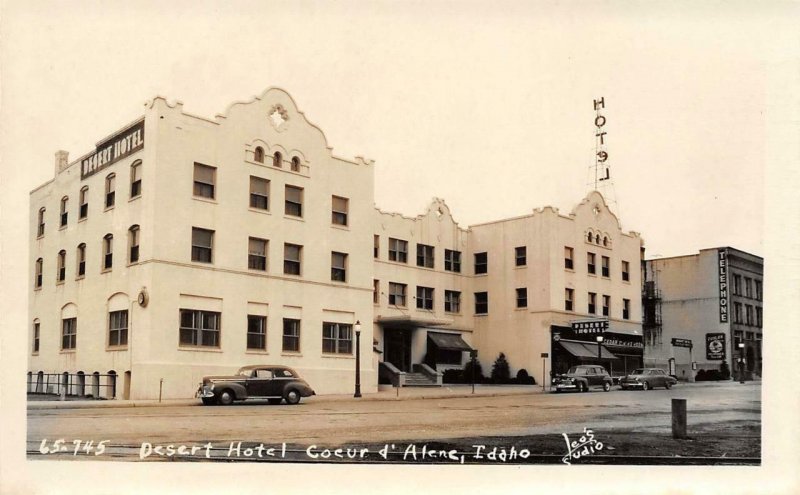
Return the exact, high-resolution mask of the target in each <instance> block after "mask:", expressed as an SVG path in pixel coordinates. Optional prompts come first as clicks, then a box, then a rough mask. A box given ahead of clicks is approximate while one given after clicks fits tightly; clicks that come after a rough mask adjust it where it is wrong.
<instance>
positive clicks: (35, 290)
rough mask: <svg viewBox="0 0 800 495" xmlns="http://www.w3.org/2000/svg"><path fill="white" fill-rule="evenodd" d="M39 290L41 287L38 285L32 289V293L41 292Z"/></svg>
mask: <svg viewBox="0 0 800 495" xmlns="http://www.w3.org/2000/svg"><path fill="white" fill-rule="evenodd" d="M41 290H42V286H41V285H40V286H39V287H34V288H33V291H34V292H39V291H41Z"/></svg>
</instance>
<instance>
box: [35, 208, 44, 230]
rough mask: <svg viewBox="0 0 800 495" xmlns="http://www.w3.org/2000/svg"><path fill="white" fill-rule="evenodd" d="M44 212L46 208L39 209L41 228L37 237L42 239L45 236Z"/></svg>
mask: <svg viewBox="0 0 800 495" xmlns="http://www.w3.org/2000/svg"><path fill="white" fill-rule="evenodd" d="M44 212H45V208H44V207H42V208H39V228H38V230H37V231H36V236H37V237H42V236H43V235H44Z"/></svg>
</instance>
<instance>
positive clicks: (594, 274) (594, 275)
mask: <svg viewBox="0 0 800 495" xmlns="http://www.w3.org/2000/svg"><path fill="white" fill-rule="evenodd" d="M586 275H588V276H590V277H594V278H597V274H596V273H592V272H587V273H586Z"/></svg>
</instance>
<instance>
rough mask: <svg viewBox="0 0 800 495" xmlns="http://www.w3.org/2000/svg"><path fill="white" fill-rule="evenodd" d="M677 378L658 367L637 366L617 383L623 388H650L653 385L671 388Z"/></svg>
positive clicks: (653, 386)
mask: <svg viewBox="0 0 800 495" xmlns="http://www.w3.org/2000/svg"><path fill="white" fill-rule="evenodd" d="M676 383H678V380H677V379H676V378H675V377H673V376H670V375H668V374H667V372H666V371H664V370H662V369H660V368H639V369H635V370H633V372H632V373H631V374H629V375H627V376H626V377H625V378H623V379H622V380H620V382H619V385H620V386H621V387H622V389H623V390H627V389H629V388H641V389H642V390H650V389H651V388H655V387H664V388H667V389H669V388H672V386H673V385H675V384H676Z"/></svg>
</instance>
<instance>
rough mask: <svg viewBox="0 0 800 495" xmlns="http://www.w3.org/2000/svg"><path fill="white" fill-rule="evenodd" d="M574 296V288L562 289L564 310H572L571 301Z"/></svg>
mask: <svg viewBox="0 0 800 495" xmlns="http://www.w3.org/2000/svg"><path fill="white" fill-rule="evenodd" d="M574 297H575V291H574V289H564V310H565V311H572V302H573V300H574Z"/></svg>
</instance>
